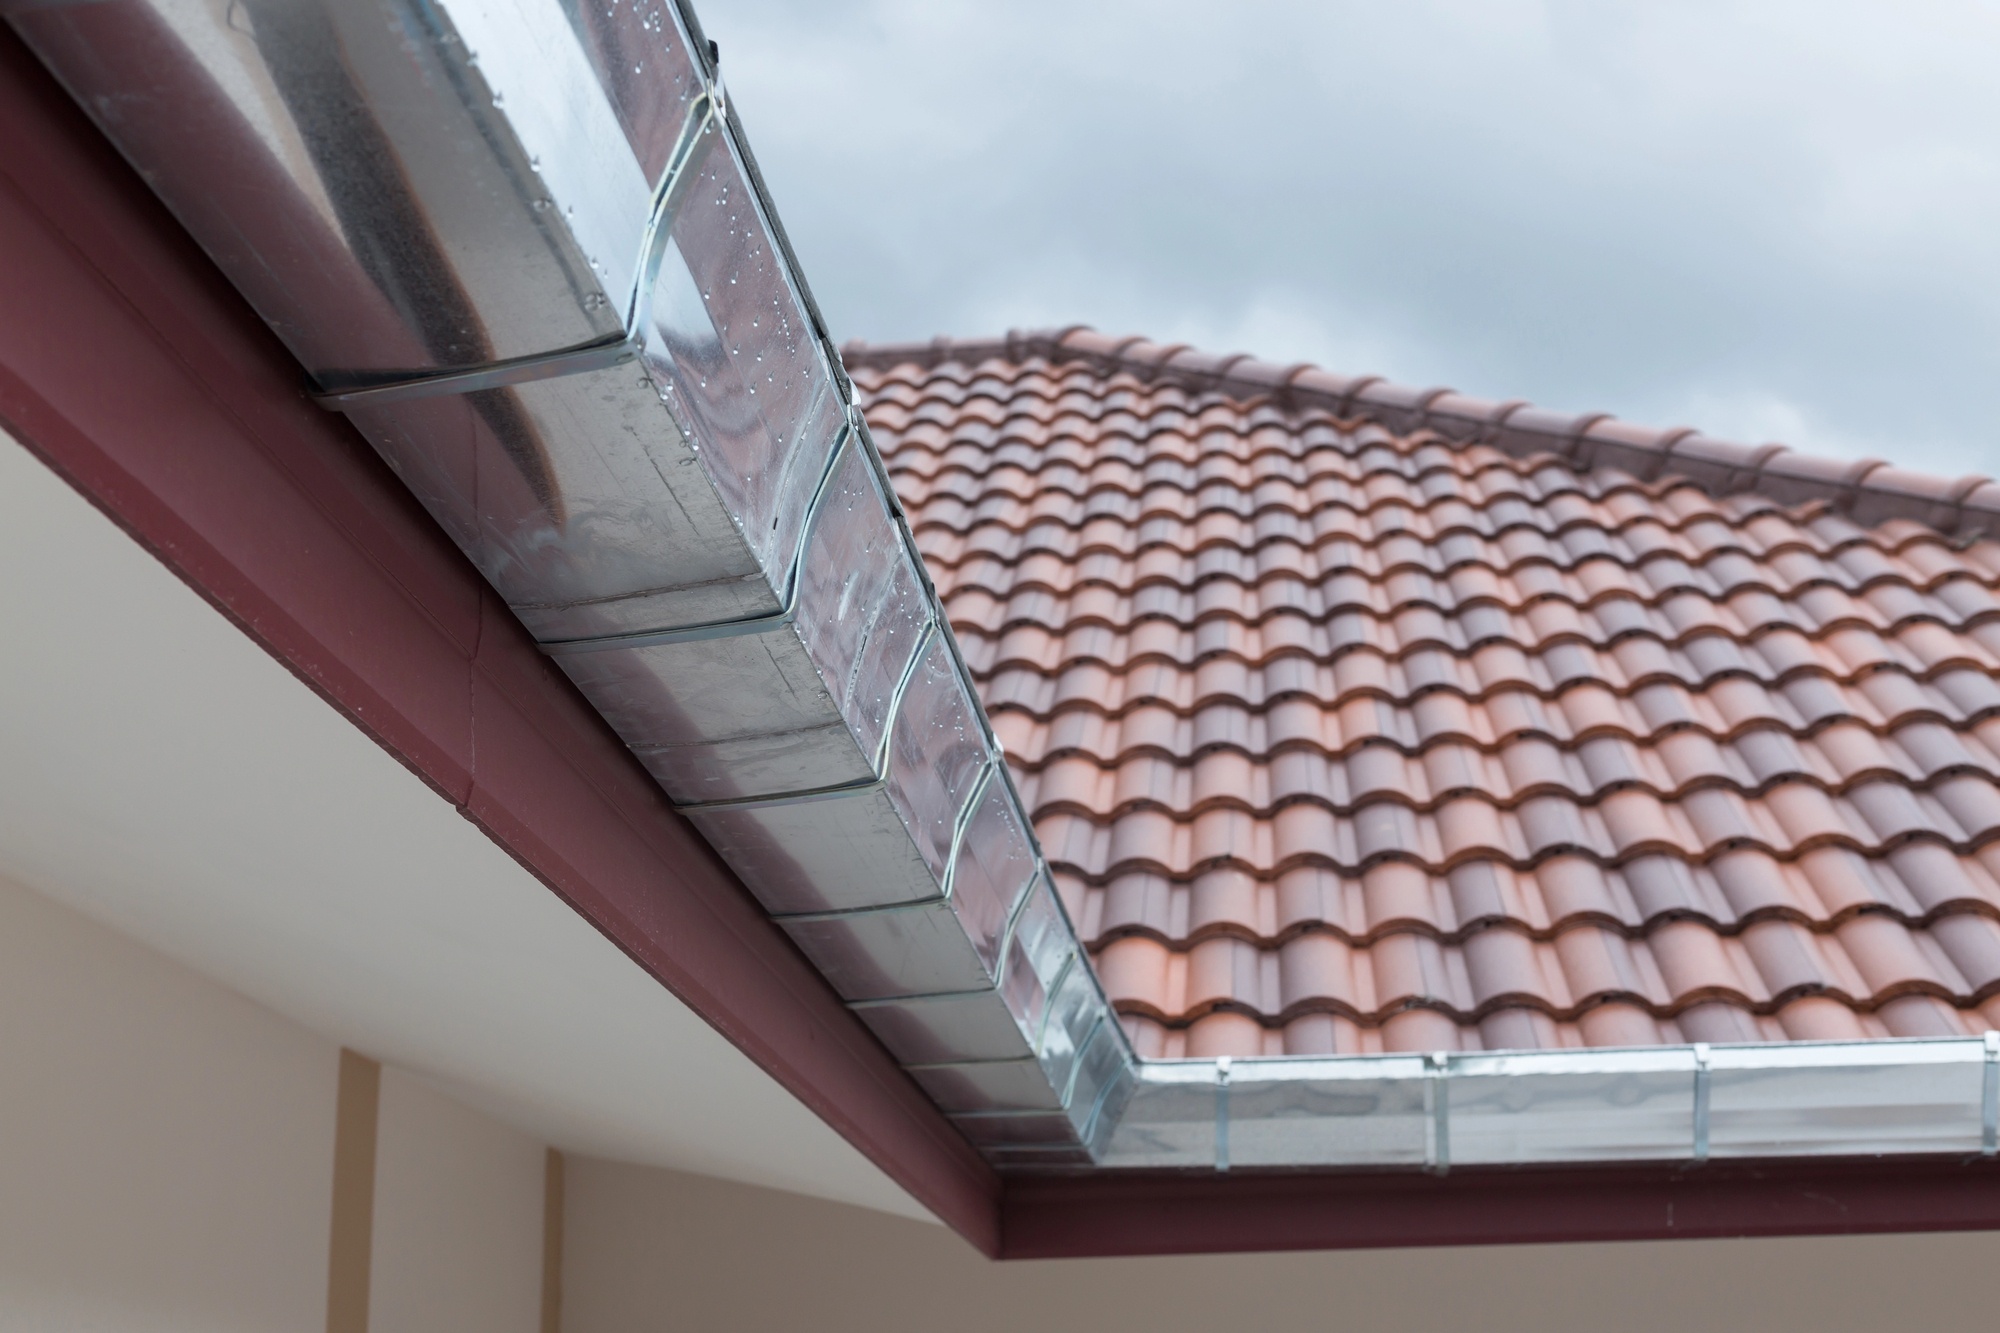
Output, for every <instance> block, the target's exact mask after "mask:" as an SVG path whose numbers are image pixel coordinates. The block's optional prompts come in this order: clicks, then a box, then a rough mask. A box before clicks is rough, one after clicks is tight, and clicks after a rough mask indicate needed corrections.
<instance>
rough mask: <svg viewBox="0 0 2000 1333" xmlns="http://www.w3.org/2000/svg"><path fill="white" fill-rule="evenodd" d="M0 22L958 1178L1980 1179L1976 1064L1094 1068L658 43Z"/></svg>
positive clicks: (136, 19) (1904, 1049)
mask: <svg viewBox="0 0 2000 1333" xmlns="http://www.w3.org/2000/svg"><path fill="white" fill-rule="evenodd" d="M6 12H7V14H8V17H9V21H10V22H11V23H12V24H13V25H14V27H15V28H16V29H17V30H18V31H19V32H20V33H21V34H22V36H23V37H24V38H25V39H26V40H27V41H28V43H29V44H30V45H31V46H32V47H33V48H34V49H35V50H36V51H37V53H38V54H39V55H40V57H41V58H42V59H43V60H44V62H45V63H47V64H48V66H49V67H50V68H51V69H52V70H54V71H55V72H56V73H57V75H58V77H59V78H61V79H63V80H64V82H65V83H66V85H67V86H68V88H69V90H70V92H71V94H72V95H73V96H74V97H75V98H76V99H77V100H78V102H79V103H80V104H81V105H82V106H84V107H85V108H86V109H87V110H88V111H90V112H91V114H92V115H93V116H94V117H95V119H96V121H97V123H98V124H99V125H100V127H101V128H103V129H104V130H105V132H106V133H107V134H108V135H109V136H110V137H111V138H112V140H113V141H114V142H115V143H117V144H118V145H119V146H120V148H121V150H122V151H123V152H124V153H125V154H126V155H127V157H128V158H129V159H130V160H131V161H132V162H134V163H135V165H137V166H138V168H139V169H140V170H141V172H142V173H144V174H145V175H146V177H147V179H148V181H149V182H150V183H151V184H152V185H153V187H154V188H155V189H156V190H157V191H158V192H159V194H160V195H161V196H162V198H163V199H164V200H165V201H166V202H167V203H168V205H169V206H170V207H172V208H173V209H174V210H175V211H176V213H177V214H178V216H179V217H180V218H181V220H182V222H183V224H184V225H186V226H187V228H188V229H189V231H190V232H191V233H192V234H193V235H194V236H195V237H196V239H197V240H198V241H200V242H201V243H202V244H203V245H204V247H205V248H206V249H207V250H208V252H209V254H210V255H211V256H212V257H213V258H214V259H215V260H216V261H217V263H218V264H219V265H220V266H221V267H222V269H223V270H224V272H225V273H226V274H228V275H229V276H230V278H231V280H232V281H234V282H235V283H236V284H237V285H238V286H239V288H240V290H241V291H242V292H243V294H244V295H245V296H246V297H247V298H248V299H249V300H250V301H251V303H252V304H253V306H254V307H255V308H256V309H257V310H258V311H259V313H260V314H262V315H263V316H264V318H265V319H266V320H267V321H268V322H269V323H270V324H271V326H272V327H273V329H274V330H275V331H276V332H277V333H278V334H279V336H280V337H281V338H283V339H284V340H285V341H286V343H287V345H288V346H289V347H290V348H291V350H292V352H293V353H294V354H295V355H296V356H297V357H298V358H299V360H300V361H301V362H302V363H303V364H304V365H305V366H306V367H307V369H308V371H309V372H310V373H311V374H312V376H313V377H314V380H315V386H316V389H317V391H318V396H319V398H320V400H321V401H322V402H323V403H324V404H326V405H327V406H329V407H333V408H336V409H338V410H340V411H343V412H345V413H346V414H347V415H348V416H349V417H350V419H352V420H353V421H354V422H355V424H356V425H357V426H358V427H359V428H360V429H361V430H362V432H363V433H364V434H365V435H366V436H367V437H368V438H369V439H370V441H371V442H372V443H373V444H374V445H375V447H376V448H377V449H378V450H379V451H380V453H381V454H382V456H383V457H384V458H385V459H386V460H387V461H388V462H389V463H390V465H391V466H392V467H394V468H395V469H396V471H397V472H398V474H399V475H400V476H401V477H402V478H403V480H404V481H405V482H406V484H408V485H409V487H410V489H411V490H412V491H413V492H414V493H415V494H416V495H417V497H418V498H419V499H420V500H421V501H422V502H423V503H424V505H425V506H426V508H427V509H428V510H429V512H430V513H431V514H432V515H433V517H434V518H435V519H436V520H437V521H438V523H439V524H440V525H441V526H442V527H443V529H444V530H445V531H446V532H447V533H448V534H449V535H450V536H451V537H452V538H453V540H454V541H456V543H457V544H458V545H459V547H460V548H461V549H462V550H463V551H464V552H465V553H466V555H467V556H468V557H469V558H470V559H471V560H472V561H473V562H474V564H475V565H476V566H477V567H478V568H479V569H480V571H481V572H482V574H483V576H484V577H485V578H486V579H487V580H488V581H489V582H490V583H491V585H492V586H493V587H494V588H495V589H497V590H498V591H499V592H500V594H501V595H502V596H503V597H504V598H505V600H506V602H507V604H508V606H509V607H510V608H511V610H512V611H513V613H514V615H515V616H516V617H517V618H518V620H519V621H520V623H521V624H522V625H523V626H524V627H526V629H527V630H528V631H529V632H530V633H531V634H533V636H534V637H535V638H536V640H537V641H538V642H539V644H540V646H541V648H542V651H543V652H544V653H545V654H546V658H547V660H548V661H549V662H551V663H553V664H554V665H555V666H556V667H558V668H559V669H561V670H562V671H563V672H565V673H566V674H567V675H568V676H569V677H570V679H571V680H573V681H574V682H575V683H576V684H577V686H578V687H579V688H580V689H581V690H582V692H583V693H584V694H585V695H586V697H588V698H589V699H590V700H591V702H592V703H593V705H594V706H595V707H596V708H597V709H598V710H599V711H600V713H601V714H602V716H603V717H604V718H605V719H606V720H607V721H608V722H609V723H610V724H611V725H612V727H613V728H614V729H615V730H616V731H617V732H618V734H619V735H620V736H621V737H622V738H623V739H624V741H625V742H626V743H627V745H629V747H630V748H631V750H632V751H633V753H634V754H635V755H637V756H638V757H639V758H640V760H641V761H642V762H643V763H644V764H645V766H646V768H647V770H648V772H649V773H650V774H651V775H652V777H653V778H654V780H655V781H656V782H657V783H658V784H659V786H660V787H661V789H662V790H664V791H665V792H666V793H667V795H668V796H669V797H670V798H671V799H672V800H673V802H674V803H675V804H676V805H677V806H678V808H679V809H680V810H681V811H682V812H683V813H685V814H686V816H687V817H688V819H689V820H691V821H692V822H693V823H694V824H695V825H696V826H697V827H699V828H700V829H701V831H702V832H703V834H704V835H705V836H706V837H707V838H708V839H709V841H710V843H711V845H712V846H714V848H715V849H716V850H717V851H718V852H719V853H720V854H721V855H722V856H723V858H724V859H725V860H726V861H727V862H728V863H729V864H730V866H731V867H732V868H733V869H734V870H735V871H736V873H737V874H738V875H739V876H740V877H741V879H742V880H743V882H744V883H745V884H746V885H748V886H749V888H750V890H751V892H752V893H753V894H754V895H755V896H756V897H757V899H758V901H759V902H760V903H761V904H762V906H763V908H764V910H765V911H766V913H767V914H768V915H769V917H770V919H771V920H772V921H774V922H776V923H777V924H778V925H779V927H780V928H782V929H783V930H784V931H785V932H786V934H787V935H788V936H789V937H790V939H791V940H792V941H793V942H794V943H795V944H796V945H797V946H798V948H799V950H800V951H801V952H802V953H803V954H804V955H805V956H806V957H807V958H808V959H810V960H811V962H812V963H813V964H814V965H815V967H816V968H817V969H818V970H819V972H820V973H821V974H822V975H823V976H824V977H825V978H826V979H827V980H828V981H829V982H830V983H831V984H832V985H833V987H834V988H835V989H836V990H837V991H838V993H839V994H840V995H841V996H842V997H843V999H844V1000H845V1001H846V1002H847V1004H848V1006H849V1008H850V1009H851V1010H852V1011H853V1012H854V1013H855V1014H856V1015H857V1016H858V1017H859V1018H860V1019H861V1020H862V1021H863V1022H865V1023H866V1024H867V1025H868V1027H869V1028H870V1029H871V1030H872V1031H873V1032H874V1033H875V1034H876V1035H877V1036H878V1037H879V1038H880V1039H881V1041H882V1042H883V1044H884V1045H885V1046H886V1047H887V1049H888V1050H889V1051H890V1052H891V1053H892V1054H893V1055H894V1056H895V1057H896V1059H897V1060H898V1061H899V1062H900V1063H901V1064H902V1066H903V1067H904V1068H905V1069H906V1070H907V1071H908V1073H909V1075H910V1077H911V1078H912V1079H913V1080H914V1081H915V1082H916V1083H917V1084H918V1085H919V1086H920V1087H922V1088H923V1089H924V1090H925V1091H926V1092H927V1093H928V1094H929V1096H930V1097H931V1098H932V1099H933V1101H934V1102H935V1103H936V1104H937V1105H938V1106H939V1107H940V1108H941V1109H942V1110H943V1111H944V1112H945V1113H946V1115H948V1116H949V1117H950V1119H951V1121H952V1122H953V1123H954V1124H955V1125H956V1126H957V1127H958V1128H959V1129H960V1130H961V1132H963V1133H964V1134H965V1135H966V1137H967V1138H968V1139H970V1140H971V1141H972V1142H973V1143H974V1144H976V1145H977V1146H978V1147H979V1148H980V1149H981V1150H982V1151H983V1152H984V1153H985V1154H986V1156H987V1157H988V1159H989V1160H990V1161H993V1162H995V1163H998V1164H1002V1165H1008V1166H1013V1167H1042V1168H1050V1169H1053V1170H1055V1171H1062V1170H1067V1169H1073V1168H1087V1167H1113V1168H1130V1169H1141V1170H1144V1169H1151V1170H1158V1169H1195V1170H1199V1171H1202V1172H1208V1173H1215V1174H1222V1173H1230V1174H1239V1173H1249V1172H1254V1171H1257V1170H1260V1169H1264V1168H1285V1169H1295V1168H1300V1167H1320V1168H1327V1169H1338V1170H1349V1169H1355V1168H1369V1169H1388V1170H1398V1169H1400V1170H1404V1171H1414V1172H1429V1173H1431V1174H1433V1175H1445V1174H1449V1173H1451V1172H1452V1171H1455V1170H1459V1169H1462V1168H1465V1167H1468V1166H1477V1165H1479V1164H1482V1163H1505V1164H1508V1165H1521V1164H1527V1163H1552V1164H1554V1163H1594V1164H1602V1163H1619V1162H1680V1163H1685V1162H1703V1161H1707V1160H1711V1159H1716V1158H1727V1157H1751V1158H1771V1157H1784V1156H1799V1155H1808V1156H1809V1155H1826V1154H1831V1155H1836V1156H1837V1155H1860V1154H1869V1155H1875V1154H1883V1153H1908V1154H1914V1155H1935V1154H1938V1153H1957V1154H1962V1155H1968V1156H1982V1155H1983V1156H1989V1157H1990V1156H1992V1155H1993V1152H1994V1140H1995V1132H1996V1131H1995V1125H1996V1106H2000V1044H1996V1038H1994V1037H1993V1036H1992V1035H1991V1034H1989V1035H1988V1036H1987V1038H1985V1039H1984V1040H1971V1041H1967V1040H1958V1041H1927V1042H1894V1041H1885V1042H1871V1043H1860V1044H1844V1045H1836V1046H1816V1045H1787V1046H1773V1047H1715V1048H1712V1049H1703V1048H1693V1047H1690V1048H1653V1049H1644V1050H1633V1051H1562V1052H1525V1053H1484V1054H1474V1053H1467V1054H1460V1053H1439V1054H1437V1055H1432V1056H1381V1057H1340V1058H1331V1059H1312V1060H1304V1059H1268V1060H1265V1059H1259V1060H1238V1061H1235V1062H1230V1063H1221V1062H1151V1063H1140V1062H1137V1061H1135V1060H1134V1059H1133V1058H1132V1056H1131V1054H1130V1051H1129V1047H1128V1046H1127V1044H1126V1042H1125V1038H1124V1035H1123V1032H1122V1029H1121V1028H1120V1026H1119V1023H1118V1021H1117V1018H1116V1016H1115V1014H1114V1013H1113V1012H1112V1010H1111V1007H1110V1005H1109V1004H1108V1003H1107V1002H1106V1000H1105V997H1104V995H1103V993H1102V990H1101V989H1100V988H1099V986H1098V984H1097V981H1096V978H1095V975H1094V972H1093V969H1092V968H1091V966H1090V964H1089V961H1088V959H1087V958H1086V956H1085V955H1084V953H1083V951H1082V948H1081V946H1080V944H1079V943H1078V941H1077V938H1076V935H1075V932H1074V930H1073V928H1072V927H1071V924H1070V922H1069V921H1068V919H1067V917H1066V915H1065V914H1064V911H1063V907H1062V904H1061V901H1060V899H1059V898H1058V897H1057V895H1056V893H1055V890H1054V887H1053V882H1052V881H1051V879H1050V877H1049V874H1048V870H1047V865H1046V862H1045V860H1044V858H1043V856H1042V853H1041V850H1040V848H1039V847H1038V846H1037V844H1036V842H1035V839H1034V834H1033V830H1032V828H1031V826H1030V825H1029V823H1028V821H1027V819H1026V817H1025V815H1024V812H1023V810H1022V807H1021V804H1020V801H1019V797H1018V795H1017V793H1016V792H1015V790H1014V785H1013V780H1012V778H1011V776H1010V774H1009V772H1008V769H1007V765H1006V763H1005V762H1004V759H1003V758H1002V757H1001V755H1000V750H999V745H998V742H997V741H996V739H995V738H994V736H993V734H992V731H991V729H990V727H989V725H988V723H987V720H986V717H985V714H984V711H983V710H982V709H981V707H980V705H979V702H978V698H977V695H976V693H975V692H974V691H973V689H972V684H971V677H970V675H969V673H968V672H967V670H966V667H965V663H964V662H963V660H962V658H961V657H960V655H959V653H958V650H957V645H956V643H955V641H954V640H953V638H952V635H951V632H950V629H949V627H948V625H947V623H946V621H945V618H944V616H943V614H942V613H941V611H940V609H939V606H938V602H937V597H936V593H935V590H934V589H933V588H932V587H931V584H930V581H929V579H928V577H927V575H926V574H925V571H924V568H923V565H922V562H921V560H920V559H919V558H918V556H917V554H916V549H915V545H914V542H913V541H912V539H911V536H910V533H909V530H908V527H907V524H906V523H905V522H904V520H903V516H902V512H901V509H900V507H899V506H898V504H897V503H896V500H895V497H894V492H893V490H892V489H891V488H890V486H889V484H888V480H887V477H886V474H885V472H884V469H883V466H882V461H881V458H880V456H879V453H878V452H877V451H876V449H875V446H874V444H873V442H872V440H871V439H870V438H869V434H868V429H867V425H866V422H865V421H864V420H862V418H861V416H860V414H859V412H858V411H857V410H856V409H855V407H854V405H853V402H852V392H851V386H850V385H849V384H848V382H847V380H846V378H845V376H844V374H843V373H842V370H841V368H840V361H839V358H838V356H837V355H836V354H835V353H834V351H833V349H832V345H831V343H830V341H829V340H828V338H827V336H826V332H825V329H824V327H823V324H822V321H821V320H820V319H819V317H818V314H817V312H816V311H815V310H814V309H813V307H812V305H811V301H810V297H809V296H808V294H807V292H806V289H805V286H804V284H803V282H802V280H801V279H800V277H799V275H798V273H797V270H796V263H795V261H794V259H793V258H792V256H791V255H790V252H789V247H788V246H787V245H786V244H785V243H784V239H783V235H782V232H781V231H780V230H779V229H778V227H777V224H776V221H775V214H774V213H773V211H772V210H771V208H770V205H769V201H768V199H767V198H766V197H765V194H764V191H763V189H762V186H761V182H760V181H759V180H758V178H757V176H756V173H755V169H754V165H753V164H752V163H751V160H750V158H749V155H748V152H747V149H746V148H745V146H744V144H743V142H742V136H741V132H740V129H739V127H738V125H737V122H736V121H735V119H734V118H733V117H732V116H731V115H730V113H729V108H728V103H727V99H726V97H725V96H724V95H723V92H722V89H721V87H720V85H719V84H718V83H717V82H716V81H715V79H714V77H713V76H714V71H713V68H712V67H711V66H710V64H709V62H708V61H707V59H706V57H705V53H704V51H703V45H702V43H701V42H700V41H699V40H698V38H697V37H696V36H695V34H696V32H697V31H698V30H697V29H695V28H694V27H693V24H692V21H691V19H689V18H688V17H687V16H686V15H684V14H679V13H676V12H674V11H672V10H667V9H661V10H641V9H636V8H632V7H630V6H621V5H617V4H612V5H610V6H609V7H608V8H606V9H599V8H597V7H594V6H593V7H590V8H588V9H585V8H583V7H581V6H580V5H578V4H575V3H563V2H562V0H444V2H443V3H424V2H423V0H366V2H365V3H364V2H361V0H353V2H350V3H342V2H341V0H235V3H231V4H228V5H210V4H207V3H204V2H203V0H95V2H93V3H87V4H86V3H77V4H64V3H61V0H55V2H53V3H46V2H38V3H37V4H35V5H33V6H30V7H25V8H24V7H18V6H17V7H14V8H11V9H9V10H7V11H6ZM221 145H227V146H228V147H227V149H226V150H225V149H224V148H222V147H220V146H221ZM1058 341H1060V340H1058ZM1427 410H1430V411H1433V412H1436V411H1438V410H1439V408H1438V407H1437V405H1436V404H1435V403H1432V404H1430V405H1429V406H1428V408H1427ZM1510 420H1511V418H1510ZM1580 429H1583V428H1580Z"/></svg>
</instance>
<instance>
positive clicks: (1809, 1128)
mask: <svg viewBox="0 0 2000 1333" xmlns="http://www.w3.org/2000/svg"><path fill="white" fill-rule="evenodd" d="M1985 1057H1986V1042H1985V1041H1984V1040H1983V1039H1981V1038H1976V1037H1966V1038H1932V1039H1921V1040H1882V1041H1867V1042H1807V1043H1788V1044H1784V1045H1745V1046H1711V1047H1708V1048H1707V1049H1706V1055H1705V1059H1706V1064H1707V1077H1708V1079H1709V1097H1710V1099H1711V1101H1710V1111H1709V1118H1708V1125H1707V1128H1706V1131H1705V1134H1704V1131H1703V1128H1702V1126H1701V1125H1700V1122H1699V1118H1698V1116H1697V1109H1698V1099H1697V1087H1698V1085H1699V1080H1700V1077H1701V1074H1702V1063H1703V1057H1702V1056H1701V1055H1700V1054H1698V1053H1697V1052H1696V1050H1695V1049H1694V1048H1693V1047H1691V1046H1669V1047H1643V1048H1635V1049H1630V1050H1580V1051H1525V1052H1493V1053H1471V1054H1464V1055H1460V1054H1455V1053H1454V1054H1444V1055H1439V1056H1420V1055H1387V1056H1336V1057H1329V1058H1324V1059H1302V1058H1272V1059H1256V1060H1242V1059H1239V1060H1236V1061H1233V1062H1232V1063H1231V1066H1230V1069H1229V1076H1228V1092H1227V1102H1226V1106H1227V1110H1226V1112H1223V1113H1221V1114H1218V1100H1217V1097H1216V1084H1217V1062H1215V1061H1210V1060H1185V1061H1147V1062H1143V1063H1141V1064H1140V1065H1138V1066H1137V1067H1136V1068H1135V1070H1134V1074H1133V1079H1134V1084H1133V1090H1132V1094H1131V1098H1130V1101H1129V1103H1128V1104H1127V1106H1126V1108H1125V1111H1124V1115H1123V1117H1122V1119H1121V1120H1120V1121H1119V1123H1118V1124H1117V1126H1116V1128H1115V1130H1114V1131H1113V1133H1112V1135H1111V1140H1110V1143H1109V1144H1108V1146H1107V1148H1106V1150H1105V1152H1104V1154H1103V1156H1102V1158H1101V1159H1100V1161H1101V1164H1103V1165H1107V1166H1120V1167H1194V1166H1207V1165H1209V1164H1211V1163H1212V1162H1213V1161H1215V1160H1216V1155H1217V1147H1218V1129H1219V1126H1220V1124H1221V1123H1222V1119H1223V1116H1224V1115H1226V1119H1227V1125H1228V1144H1229V1146H1228V1153H1229V1161H1230V1163H1231V1164H1232V1166H1235V1167H1253V1166H1262V1167H1301V1166H1316V1167H1328V1168H1340V1167H1401V1168H1406V1169H1413V1170H1420V1169H1424V1168H1426V1167H1430V1168H1432V1169H1448V1168H1450V1167H1457V1166H1473V1165H1504V1164H1526V1163H1579V1164H1581V1163H1592V1162H1600V1163H1601V1162H1635V1161H1686V1162H1695V1161H1699V1160H1703V1159H1704V1158H1706V1157H1714V1158H1724V1157H1736V1158H1770V1157H1795V1156H1816V1155H1823V1156H1858V1155H1874V1154H1880V1153H1966V1154H1972V1153H1977V1152H1979V1151H1981V1147H1982V1142H1983V1128H1984V1125H1983V1121H1984V1115H1985V1101H1986V1098H1985V1095H1984V1084H1985V1069H1986V1058H1985ZM1704 1139H1705V1143H1704Z"/></svg>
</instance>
